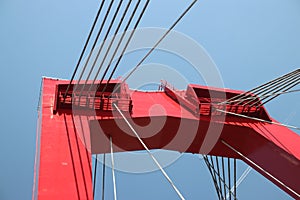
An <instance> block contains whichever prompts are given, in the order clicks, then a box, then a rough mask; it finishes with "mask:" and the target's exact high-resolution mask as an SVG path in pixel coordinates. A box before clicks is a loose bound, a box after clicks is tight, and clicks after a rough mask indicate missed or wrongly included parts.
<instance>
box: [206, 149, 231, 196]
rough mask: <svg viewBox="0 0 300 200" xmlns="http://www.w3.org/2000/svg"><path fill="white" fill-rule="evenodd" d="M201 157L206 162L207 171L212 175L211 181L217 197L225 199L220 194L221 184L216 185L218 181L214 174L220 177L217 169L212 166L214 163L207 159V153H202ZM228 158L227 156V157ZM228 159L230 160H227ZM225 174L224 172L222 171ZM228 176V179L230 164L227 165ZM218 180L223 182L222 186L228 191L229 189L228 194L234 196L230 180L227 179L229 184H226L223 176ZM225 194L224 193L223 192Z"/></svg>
mask: <svg viewBox="0 0 300 200" xmlns="http://www.w3.org/2000/svg"><path fill="white" fill-rule="evenodd" d="M203 158H204V161H205V164H206V166H207V167H208V170H209V172H210V174H211V176H212V179H213V182H214V185H215V189H216V191H217V194H218V197H219V199H225V196H222V195H221V190H220V187H221V186H219V185H218V181H217V178H216V176H218V177H221V174H219V173H218V172H217V170H216V169H215V167H214V165H213V164H212V163H210V162H209V160H208V158H207V155H203ZM228 159H229V158H228ZM229 161H230V160H229ZM224 174H225V173H224ZM228 178H229V180H230V164H229V167H228ZM220 181H221V182H222V183H223V186H224V188H226V189H227V190H228V191H229V194H230V196H231V195H233V196H234V194H233V190H232V191H231V188H230V187H231V185H230V183H231V182H230V181H229V185H227V184H226V180H225V178H222V177H221V178H220ZM224 194H225V193H224Z"/></svg>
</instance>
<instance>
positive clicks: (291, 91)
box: [230, 89, 300, 103]
mask: <svg viewBox="0 0 300 200" xmlns="http://www.w3.org/2000/svg"><path fill="white" fill-rule="evenodd" d="M294 92H300V89H296V90H289V91H285V92H274V93H270V94H266V95H260V96H258V98H261V97H272V96H276V95H278V96H279V95H282V94H289V93H294ZM254 98H256V97H255V96H251V97H247V98H245V99H243V100H251V99H254ZM239 101H240V100H233V101H230V103H234V102H239Z"/></svg>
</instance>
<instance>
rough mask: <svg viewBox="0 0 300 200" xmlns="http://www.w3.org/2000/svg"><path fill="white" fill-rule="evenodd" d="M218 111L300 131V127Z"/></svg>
mask: <svg viewBox="0 0 300 200" xmlns="http://www.w3.org/2000/svg"><path fill="white" fill-rule="evenodd" d="M216 111H219V112H223V113H227V114H230V115H235V116H238V117H243V118H247V119H252V120H255V121H259V122H264V123H268V124H274V125H278V126H283V127H287V128H291V129H296V130H300V127H297V126H293V125H288V124H283V123H279V122H274V121H268V120H264V119H260V118H256V117H250V116H247V115H242V114H238V113H234V112H229V111H226V110H220V109H217V108H216Z"/></svg>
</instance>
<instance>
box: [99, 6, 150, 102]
mask: <svg viewBox="0 0 300 200" xmlns="http://www.w3.org/2000/svg"><path fill="white" fill-rule="evenodd" d="M149 2H150V0H147V1H146V3H145V4H144V7H143V9H142V12H141V13H140V15H139V17H138V19H137V21H136V23H135V25H134V28H133V30H132V31H131V33H130V35H129V38H128V40H127V42H126V44H125V46H124V48H123V50H122V52H121V55H120V56H119V58H118V60H117V62H116V63H115V66H114V68H113V70H112V72H111V74H110V76H109V78H108V80H107V82H106V85H105V86H104V87H103V89H102V92H101V95H102V94H103V92H104V91H105V89H106V88H107V86H108V84H109V82H110V80H111V79H112V76H113V75H114V73H115V71H116V69H117V67H118V66H119V64H120V61H121V59H122V58H123V56H124V54H125V51H126V49H127V47H128V45H129V43H130V41H131V39H132V37H133V35H134V33H135V31H136V28H137V26H138V24H139V23H140V21H141V19H142V17H143V15H144V13H145V11H146V9H147V7H148V4H149ZM139 3H140V1H138V3H137V5H136V8H135V10H134V12H136V10H137V8H138V6H139ZM133 16H134V13H133V15H132V18H131V19H130V22H129V23H128V26H127V27H126V28H125V29H124V32H123V34H122V36H121V38H120V40H119V43H118V44H117V48H116V49H115V52H114V53H113V56H112V57H111V59H110V61H109V64H108V65H107V69H108V68H109V67H110V65H111V64H112V62H113V60H114V58H115V55H116V53H117V51H118V49H119V47H120V45H121V43H122V41H123V38H124V36H125V35H126V32H127V30H128V28H129V25H130V23H131V20H132V19H133ZM105 75H106V74H103V76H102V78H101V80H100V84H99V86H98V87H100V85H101V83H102V82H103V80H104V78H105ZM97 89H98V88H97ZM97 89H96V91H97ZM101 95H100V96H101Z"/></svg>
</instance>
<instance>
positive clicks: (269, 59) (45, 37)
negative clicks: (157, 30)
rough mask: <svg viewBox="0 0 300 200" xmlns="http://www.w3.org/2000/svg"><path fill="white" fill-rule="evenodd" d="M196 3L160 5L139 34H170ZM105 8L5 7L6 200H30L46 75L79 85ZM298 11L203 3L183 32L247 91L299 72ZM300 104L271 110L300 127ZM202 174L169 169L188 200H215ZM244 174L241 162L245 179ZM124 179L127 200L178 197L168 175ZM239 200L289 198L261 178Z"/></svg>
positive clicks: (0, 175)
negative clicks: (80, 63) (79, 66)
mask: <svg viewBox="0 0 300 200" xmlns="http://www.w3.org/2000/svg"><path fill="white" fill-rule="evenodd" d="M189 2H190V1H182V0H164V1H159V0H153V1H151V4H150V8H149V9H148V11H147V13H146V15H145V18H144V19H143V21H142V24H141V26H140V27H162V28H168V27H169V25H170V24H171V23H172V22H173V21H174V19H175V18H176V17H177V16H178V15H179V14H180V13H181V12H182V11H183V9H184V8H186V7H187V5H188V4H189ZM97 8H98V1H95V0H90V1H79V0H72V1H71V0H63V1H45V0H27V1H21V0H2V1H0V62H1V79H0V82H1V85H2V89H1V90H2V95H1V97H2V98H1V104H0V108H1V112H2V114H1V129H0V130H1V131H0V134H1V140H0V158H1V165H0V199H4V200H6V199H8V200H19V199H22V200H23V199H31V192H32V181H33V163H34V154H35V132H36V120H37V104H38V97H39V89H40V82H41V77H42V76H43V75H45V76H51V77H59V78H65V79H68V78H70V77H71V74H72V71H73V69H74V66H75V64H76V61H77V59H78V56H79V54H80V52H81V49H82V46H83V44H84V42H85V39H86V36H87V34H88V31H89V28H90V25H91V24H92V21H93V18H94V16H95V14H96V11H97ZM299 11H300V2H299V1H298V0H284V1H283V0H265V1H260V0H252V1H238V0H223V1H216V0H202V1H198V2H197V4H196V6H195V7H194V8H193V9H192V10H191V11H190V12H189V13H188V14H187V16H186V17H185V18H184V19H183V20H182V22H181V23H180V24H179V25H178V26H177V27H176V28H175V30H177V31H180V32H182V33H184V34H186V35H188V36H189V37H191V38H193V39H194V40H196V41H197V42H198V43H199V44H201V45H202V46H203V47H204V48H205V49H206V51H207V52H208V53H209V54H210V56H211V57H212V59H213V60H214V62H215V63H216V65H217V67H218V69H219V71H220V73H221V75H222V79H223V82H224V85H225V87H227V88H233V89H242V90H248V89H250V88H252V87H255V86H257V85H259V84H261V83H264V82H266V81H268V80H271V79H273V78H275V77H278V76H280V75H282V74H284V73H287V72H290V71H292V70H294V69H296V68H300V49H299V47H300V39H299V36H300V12H299ZM136 61H138V59H137V60H136ZM125 67H126V66H125ZM299 97H300V96H299V94H291V95H289V96H285V97H281V98H280V99H278V100H276V101H274V102H272V103H270V104H268V105H267V108H268V111H269V113H270V114H271V115H272V116H273V117H275V118H276V119H278V120H279V121H281V122H285V123H289V124H293V125H296V126H298V127H299V126H300V122H299V116H300V114H299V113H300V112H299V111H300V103H299ZM116 162H117V161H116ZM203 166H204V165H203V162H201V161H200V160H199V159H198V158H197V157H196V156H195V155H184V156H183V157H182V158H180V159H179V160H178V161H177V162H175V163H174V164H173V165H171V166H170V167H167V168H166V171H167V172H168V173H169V174H170V176H171V177H172V179H173V180H174V182H175V183H176V185H177V186H178V187H179V188H180V190H181V191H182V193H183V195H184V196H186V198H187V199H200V198H201V197H203V199H216V196H215V194H214V190H213V185H212V182H211V181H209V180H210V179H209V175H208V171H207V169H205V167H203ZM244 169H245V166H244V165H243V164H241V168H240V170H239V172H238V174H241V173H242V171H243V170H244ZM109 177H110V175H109V172H108V175H107V181H108V182H107V193H106V194H107V195H108V196H107V197H108V199H111V197H112V187H111V180H110V179H109ZM116 178H117V185H118V195H119V197H120V199H176V194H175V192H174V191H173V190H172V188H171V187H170V186H169V185H168V183H167V182H166V181H165V179H164V177H163V176H162V175H161V174H160V172H155V173H147V174H142V175H137V174H128V173H123V172H117V174H116ZM238 196H239V197H240V199H249V200H250V199H290V197H289V196H288V195H286V194H285V193H284V192H282V191H281V190H279V189H277V187H276V186H274V185H273V184H272V183H270V182H269V181H268V180H266V179H265V178H263V177H262V176H261V175H259V174H257V173H256V172H254V171H251V172H250V174H249V176H248V177H247V178H246V179H245V181H244V182H243V183H242V184H241V185H240V187H239V189H238Z"/></svg>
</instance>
